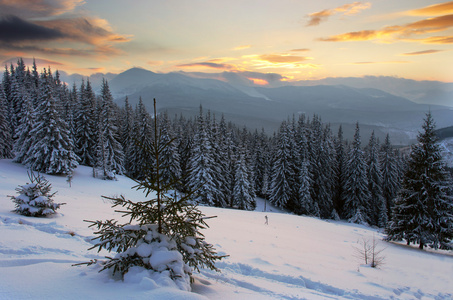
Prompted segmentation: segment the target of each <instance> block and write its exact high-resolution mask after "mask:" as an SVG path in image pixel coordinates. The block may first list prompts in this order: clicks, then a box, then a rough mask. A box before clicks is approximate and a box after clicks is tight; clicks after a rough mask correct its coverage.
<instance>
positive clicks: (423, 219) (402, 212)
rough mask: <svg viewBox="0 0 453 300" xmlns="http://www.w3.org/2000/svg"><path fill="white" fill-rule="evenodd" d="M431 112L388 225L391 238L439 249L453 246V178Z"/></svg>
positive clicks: (389, 237)
mask: <svg viewBox="0 0 453 300" xmlns="http://www.w3.org/2000/svg"><path fill="white" fill-rule="evenodd" d="M434 130H435V123H434V120H433V117H432V115H431V112H428V113H427V114H426V119H425V123H424V124H423V132H420V133H419V135H418V138H417V140H418V143H417V144H415V145H413V146H412V149H411V153H410V158H409V161H408V166H407V169H406V172H405V174H404V177H403V181H402V188H401V190H400V192H399V194H398V197H397V198H396V200H395V206H394V207H393V216H392V219H391V221H390V223H389V226H388V227H387V238H386V239H387V240H396V241H398V240H406V242H407V244H410V243H416V244H419V248H420V249H423V247H424V246H425V245H428V246H430V247H433V248H435V249H437V248H441V249H450V248H452V246H451V244H449V242H450V241H451V239H452V238H453V197H452V190H451V189H452V181H451V178H450V176H449V174H448V173H447V172H446V170H445V165H444V163H443V161H442V156H441V152H440V148H439V145H438V144H437V143H436V140H437V137H436V134H435V132H434Z"/></svg>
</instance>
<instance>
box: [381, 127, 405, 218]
mask: <svg viewBox="0 0 453 300" xmlns="http://www.w3.org/2000/svg"><path fill="white" fill-rule="evenodd" d="M380 161H381V171H382V194H383V197H384V199H385V201H386V208H387V220H390V218H391V212H392V208H393V199H395V197H396V195H397V193H398V191H399V189H400V184H401V182H400V181H401V180H400V175H399V173H400V172H399V170H398V160H397V156H396V154H395V150H394V149H393V147H392V145H391V144H390V137H389V135H388V134H387V136H386V137H385V141H384V144H382V146H381V149H380Z"/></svg>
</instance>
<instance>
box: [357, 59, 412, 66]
mask: <svg viewBox="0 0 453 300" xmlns="http://www.w3.org/2000/svg"><path fill="white" fill-rule="evenodd" d="M407 63H409V61H405V60H393V61H358V62H354V63H352V64H353V65H378V64H379V65H382V64H385V65H387V64H407Z"/></svg>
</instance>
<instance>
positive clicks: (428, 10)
mask: <svg viewBox="0 0 453 300" xmlns="http://www.w3.org/2000/svg"><path fill="white" fill-rule="evenodd" d="M407 13H408V14H409V15H413V16H440V15H445V14H452V13H453V1H449V2H445V3H439V4H433V5H429V6H426V7H423V8H419V9H414V10H410V11H408V12H407Z"/></svg>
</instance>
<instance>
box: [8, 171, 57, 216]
mask: <svg viewBox="0 0 453 300" xmlns="http://www.w3.org/2000/svg"><path fill="white" fill-rule="evenodd" d="M28 178H29V179H30V183H27V184H25V185H20V186H19V187H18V188H16V191H17V193H18V194H19V196H17V197H16V196H10V197H11V200H12V201H13V202H14V203H15V204H16V209H15V210H14V212H16V213H18V214H21V215H24V216H32V217H44V216H48V215H52V214H55V213H56V210H57V209H59V208H60V206H61V205H63V204H65V203H54V202H53V199H52V198H53V196H54V195H55V194H56V193H57V192H54V193H50V190H51V184H50V183H49V181H47V179H46V178H44V176H42V175H39V174H38V175H35V174H34V173H33V172H28Z"/></svg>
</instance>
